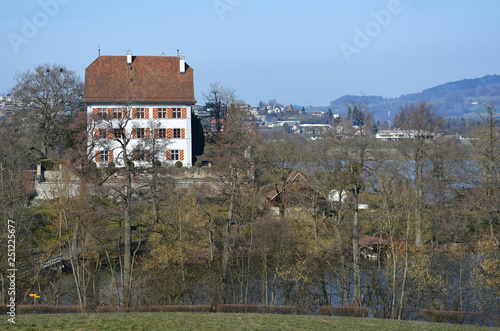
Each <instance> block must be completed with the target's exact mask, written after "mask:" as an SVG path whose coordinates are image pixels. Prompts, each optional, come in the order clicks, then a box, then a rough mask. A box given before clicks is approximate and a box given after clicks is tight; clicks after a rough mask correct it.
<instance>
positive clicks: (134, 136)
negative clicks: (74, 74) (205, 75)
mask: <svg viewBox="0 0 500 331" xmlns="http://www.w3.org/2000/svg"><path fill="white" fill-rule="evenodd" d="M83 100H84V102H85V103H86V104H87V114H88V118H89V119H90V120H89V127H88V130H89V150H90V153H91V155H92V157H93V160H94V161H95V162H96V164H97V165H98V166H107V164H108V163H109V162H111V161H113V162H114V163H115V164H116V165H117V166H123V165H124V164H125V163H124V159H123V158H124V155H127V157H128V158H131V159H132V160H133V161H134V163H135V165H139V166H148V165H151V161H153V160H155V161H156V160H158V161H160V162H162V163H171V164H172V163H175V162H177V161H181V162H182V163H183V166H191V157H192V146H191V107H192V106H193V105H194V104H195V103H196V100H195V98H194V83H193V69H192V68H191V67H190V66H189V65H187V64H186V63H185V60H184V55H181V56H132V53H131V52H130V50H129V51H128V52H127V55H126V56H99V57H98V58H97V59H96V60H95V61H94V62H92V64H90V65H89V66H88V67H87V69H86V70H85V91H84V97H83ZM124 146H125V147H126V150H127V151H126V153H124V152H123V148H124ZM152 153H154V156H153V155H152Z"/></svg>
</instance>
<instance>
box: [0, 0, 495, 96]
mask: <svg viewBox="0 0 500 331" xmlns="http://www.w3.org/2000/svg"><path fill="white" fill-rule="evenodd" d="M54 3H56V4H57V7H55V6H54V5H53V4H54ZM45 4H52V5H50V6H48V7H47V6H46V5H45ZM44 8H45V9H44ZM0 12H1V16H0V18H1V19H0V34H1V42H0V52H1V54H2V55H1V59H2V61H1V64H0V68H1V70H0V94H3V93H6V92H8V91H9V90H10V88H11V87H12V86H13V85H14V80H13V77H14V74H15V72H16V71H25V70H27V69H29V68H33V67H35V66H37V65H38V64H43V63H58V64H63V65H65V66H67V67H68V68H69V69H71V70H74V71H76V72H77V73H78V74H79V75H80V76H81V77H82V79H83V78H84V73H85V68H86V67H87V66H88V65H89V64H90V63H91V62H92V61H93V60H94V59H95V58H96V57H97V46H98V45H100V46H101V54H102V55H125V53H126V51H127V49H131V50H132V52H133V54H134V55H138V56H140V55H160V54H161V53H162V52H165V53H166V54H167V55H172V56H173V55H176V50H177V47H179V48H180V50H181V52H183V53H184V54H185V55H186V61H187V63H188V64H189V65H191V67H193V69H194V74H195V94H196V95H195V96H196V98H197V100H198V103H199V104H204V102H205V101H204V99H203V95H202V91H206V90H207V89H208V85H209V83H210V82H220V83H221V84H222V85H225V86H228V87H231V88H234V89H236V91H237V93H238V95H239V96H240V97H241V98H242V99H244V100H245V101H246V102H248V103H251V104H253V105H256V104H257V103H258V102H259V100H264V101H267V100H269V99H271V98H276V99H277V100H278V101H279V102H281V103H284V104H290V103H294V104H300V105H314V106H323V105H328V103H329V102H330V101H331V100H334V99H336V98H338V97H340V96H342V95H345V94H362V93H363V94H365V95H382V96H385V97H397V96H399V95H401V94H407V93H413V92H419V91H421V90H423V89H425V88H428V87H432V86H434V85H438V84H441V83H445V82H449V81H454V80H459V79H464V78H476V77H480V76H483V75H487V74H495V73H496V74H500V70H498V68H499V58H500V57H499V55H500V20H499V19H498V15H499V13H500V1H498V0H483V1H472V0H470V1H466V0H454V1H452V0H447V1H444V0H443V1H436V0H434V1H433V0H413V1H410V0H380V1H379V0H372V1H368V0H358V1H348V0H343V1H339V0H328V1H327V0H316V1H315V0H311V1H305V0H302V1H298V0H286V1H285V0H188V1H168V0H167V1H166V0H154V1H153V0H152V1H148V0H143V1H131V0H120V1H114V0H99V1H97V0H85V1H84V0H40V1H38V0H36V1H32V0H0ZM31 24H33V25H34V27H35V28H36V31H33V29H32V30H30V29H29V28H27V26H29V25H31ZM359 31H361V34H360V32H359Z"/></svg>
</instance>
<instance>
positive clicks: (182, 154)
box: [179, 149, 184, 161]
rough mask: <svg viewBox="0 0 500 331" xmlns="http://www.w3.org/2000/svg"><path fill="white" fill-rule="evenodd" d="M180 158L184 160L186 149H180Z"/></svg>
mask: <svg viewBox="0 0 500 331" xmlns="http://www.w3.org/2000/svg"><path fill="white" fill-rule="evenodd" d="M179 160H181V161H184V150H183V149H181V150H180V151H179Z"/></svg>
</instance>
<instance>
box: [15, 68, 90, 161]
mask: <svg viewBox="0 0 500 331" xmlns="http://www.w3.org/2000/svg"><path fill="white" fill-rule="evenodd" d="M15 79H16V81H17V84H16V85H15V86H14V87H13V89H12V93H13V96H14V98H15V99H16V100H18V101H19V102H20V103H21V105H22V107H23V109H24V111H25V115H26V117H27V119H28V121H26V124H25V125H29V126H30V127H31V137H32V138H33V139H32V140H31V148H32V150H34V151H36V152H37V154H38V155H39V156H40V158H42V159H45V158H47V157H48V155H49V151H50V150H51V148H54V147H55V143H56V142H59V143H60V145H61V146H64V144H62V143H63V142H64V141H61V137H65V135H64V134H63V133H64V132H65V129H66V127H67V126H66V124H67V122H68V119H69V118H70V116H68V114H67V113H69V114H71V112H73V111H75V110H77V109H79V108H80V107H81V101H82V97H83V83H82V81H81V79H80V78H79V77H78V76H77V75H76V74H75V73H74V72H73V71H71V70H68V69H66V67H64V66H61V65H58V64H53V65H49V64H44V65H39V66H38V67H36V68H35V69H33V70H28V71H26V72H24V73H20V74H18V75H17V76H16V78H15Z"/></svg>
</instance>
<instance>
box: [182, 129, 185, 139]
mask: <svg viewBox="0 0 500 331" xmlns="http://www.w3.org/2000/svg"><path fill="white" fill-rule="evenodd" d="M181 138H186V129H181Z"/></svg>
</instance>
